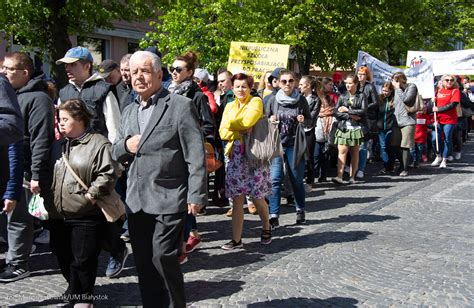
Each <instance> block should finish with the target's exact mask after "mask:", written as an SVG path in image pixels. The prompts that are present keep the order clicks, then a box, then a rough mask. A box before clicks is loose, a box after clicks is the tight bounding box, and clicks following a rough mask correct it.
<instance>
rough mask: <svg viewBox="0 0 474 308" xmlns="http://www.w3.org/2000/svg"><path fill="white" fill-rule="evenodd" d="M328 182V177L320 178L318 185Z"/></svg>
mask: <svg viewBox="0 0 474 308" xmlns="http://www.w3.org/2000/svg"><path fill="white" fill-rule="evenodd" d="M327 181H328V179H327V178H326V177H319V178H318V179H317V182H318V183H324V182H327Z"/></svg>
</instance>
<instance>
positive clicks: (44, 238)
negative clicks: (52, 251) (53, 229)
mask: <svg viewBox="0 0 474 308" xmlns="http://www.w3.org/2000/svg"><path fill="white" fill-rule="evenodd" d="M33 243H35V244H43V245H45V244H49V231H48V230H43V231H42V232H41V233H40V234H39V235H38V236H37V237H36V238H35V240H34V241H33Z"/></svg>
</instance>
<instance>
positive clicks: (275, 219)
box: [270, 217, 280, 230]
mask: <svg viewBox="0 0 474 308" xmlns="http://www.w3.org/2000/svg"><path fill="white" fill-rule="evenodd" d="M270 226H271V227H272V230H275V229H277V228H279V227H280V222H279V221H278V217H272V218H270Z"/></svg>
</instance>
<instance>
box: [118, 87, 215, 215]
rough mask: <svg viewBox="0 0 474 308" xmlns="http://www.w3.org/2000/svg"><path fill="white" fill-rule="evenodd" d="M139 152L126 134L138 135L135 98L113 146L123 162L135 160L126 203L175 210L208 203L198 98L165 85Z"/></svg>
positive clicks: (146, 208)
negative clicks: (129, 147) (131, 147)
mask: <svg viewBox="0 0 474 308" xmlns="http://www.w3.org/2000/svg"><path fill="white" fill-rule="evenodd" d="M155 102H156V106H155V107H154V110H153V112H152V115H151V118H150V121H149V122H148V124H147V126H146V128H145V130H144V132H143V134H142V136H141V140H140V143H139V144H138V151H137V153H136V154H135V155H133V154H131V153H130V152H128V151H127V150H126V148H125V142H126V140H127V138H129V137H132V136H134V135H137V134H139V126H138V108H139V105H138V104H136V103H132V104H131V105H129V106H127V107H126V108H125V110H124V112H123V114H122V120H121V123H120V129H119V135H118V138H117V141H116V142H115V143H114V145H113V155H114V158H115V159H117V160H118V161H119V162H125V161H127V160H128V161H130V160H132V159H133V161H132V162H131V164H130V168H129V172H128V183H127V184H128V188H127V205H128V210H129V211H131V212H132V213H136V212H138V211H140V210H143V211H144V212H145V213H148V214H155V215H156V214H175V213H179V212H183V211H185V210H186V209H187V203H196V204H203V205H204V204H206V203H207V171H206V162H205V153H204V138H203V136H202V133H201V129H200V127H199V120H198V114H197V111H196V108H195V107H194V104H193V102H192V101H191V100H190V99H188V98H186V97H184V96H181V95H176V94H171V93H169V92H168V90H166V89H163V91H162V92H161V94H160V95H159V96H158V95H157V96H155V97H154V98H153V103H155Z"/></svg>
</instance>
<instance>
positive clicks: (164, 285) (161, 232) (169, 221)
mask: <svg viewBox="0 0 474 308" xmlns="http://www.w3.org/2000/svg"><path fill="white" fill-rule="evenodd" d="M185 217H186V212H181V213H177V214H169V215H152V214H147V213H145V212H143V211H139V212H137V213H135V214H129V215H128V227H129V232H130V242H131V244H132V249H133V256H134V258H135V264H136V267H137V272H138V283H139V285H140V292H141V295H142V300H143V307H176V308H178V307H179V308H181V307H186V300H185V296H184V279H183V275H182V272H181V265H180V264H179V261H178V253H179V251H180V250H181V245H182V242H183V230H184V222H185ZM176 273H179V275H176ZM168 294H169V295H168Z"/></svg>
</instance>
